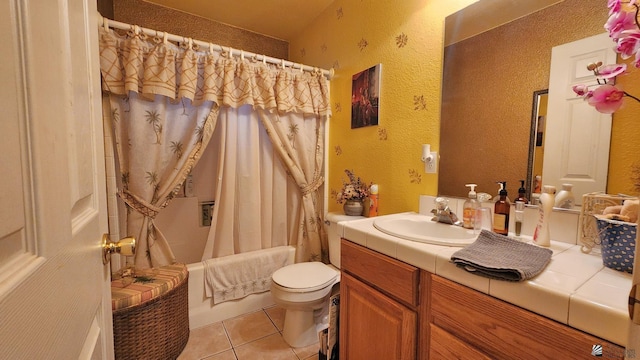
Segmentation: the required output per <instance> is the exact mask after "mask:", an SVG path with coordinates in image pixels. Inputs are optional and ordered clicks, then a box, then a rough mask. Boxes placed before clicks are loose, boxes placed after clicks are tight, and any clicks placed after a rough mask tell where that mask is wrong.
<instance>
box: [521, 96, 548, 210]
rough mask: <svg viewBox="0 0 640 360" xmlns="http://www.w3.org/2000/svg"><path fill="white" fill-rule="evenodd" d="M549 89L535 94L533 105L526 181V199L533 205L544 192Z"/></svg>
mask: <svg viewBox="0 0 640 360" xmlns="http://www.w3.org/2000/svg"><path fill="white" fill-rule="evenodd" d="M548 97H549V89H544V90H537V91H534V92H533V104H532V105H531V109H532V110H531V130H530V131H529V133H530V135H529V157H528V161H527V177H526V180H525V189H527V191H526V197H527V199H529V201H530V203H531V204H534V205H537V204H538V201H537V199H538V197H539V196H540V193H541V191H542V189H541V188H542V164H543V159H544V125H545V119H546V116H547V99H548Z"/></svg>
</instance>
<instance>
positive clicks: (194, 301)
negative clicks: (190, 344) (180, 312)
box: [187, 246, 296, 329]
mask: <svg viewBox="0 0 640 360" xmlns="http://www.w3.org/2000/svg"><path fill="white" fill-rule="evenodd" d="M295 251H296V249H295V247H293V246H289V260H290V262H291V263H293V262H294V258H295ZM187 270H189V328H191V329H197V328H200V327H203V326H206V325H209V324H213V323H217V322H220V321H222V320H226V319H230V318H232V317H236V316H238V315H242V314H246V313H248V312H253V311H257V310H260V309H262V308H265V307H269V306H273V305H274V302H273V299H272V298H271V292H270V291H265V292H262V293H258V294H252V295H249V296H246V297H244V298H242V299H237V300H232V301H225V302H223V303H219V304H217V305H213V301H212V299H211V298H207V297H206V296H205V288H204V286H205V285H204V284H205V283H204V282H205V279H204V266H203V264H202V262H196V263H192V264H187Z"/></svg>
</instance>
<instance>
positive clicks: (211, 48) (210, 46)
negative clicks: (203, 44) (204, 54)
mask: <svg viewBox="0 0 640 360" xmlns="http://www.w3.org/2000/svg"><path fill="white" fill-rule="evenodd" d="M209 54H211V55H213V43H209Z"/></svg>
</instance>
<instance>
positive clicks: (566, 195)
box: [554, 184, 576, 209]
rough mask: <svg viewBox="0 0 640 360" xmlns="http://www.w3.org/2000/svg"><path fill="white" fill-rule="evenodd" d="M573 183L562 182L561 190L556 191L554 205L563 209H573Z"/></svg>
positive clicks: (574, 201)
mask: <svg viewBox="0 0 640 360" xmlns="http://www.w3.org/2000/svg"><path fill="white" fill-rule="evenodd" d="M572 189H573V184H562V190H560V191H559V192H558V195H556V200H555V204H554V206H555V207H559V208H563V209H573V206H574V205H575V203H576V198H575V196H573V192H572V191H571V190H572Z"/></svg>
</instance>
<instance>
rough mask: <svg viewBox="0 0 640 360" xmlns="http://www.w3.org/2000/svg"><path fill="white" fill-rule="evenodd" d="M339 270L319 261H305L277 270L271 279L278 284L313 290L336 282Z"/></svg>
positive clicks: (291, 287)
mask: <svg viewBox="0 0 640 360" xmlns="http://www.w3.org/2000/svg"><path fill="white" fill-rule="evenodd" d="M337 276H338V272H337V271H336V270H334V269H332V268H331V267H329V266H327V265H325V264H323V263H321V262H319V261H313V262H303V263H297V264H293V265H288V266H285V267H282V268H280V269H278V270H276V271H275V272H274V273H273V275H272V276H271V279H272V280H273V282H275V283H276V284H278V285H280V286H282V287H285V288H290V289H298V290H300V289H306V290H308V291H313V290H315V289H319V288H323V287H325V286H327V285H329V284H331V283H333V282H335V279H336V277H337Z"/></svg>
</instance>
